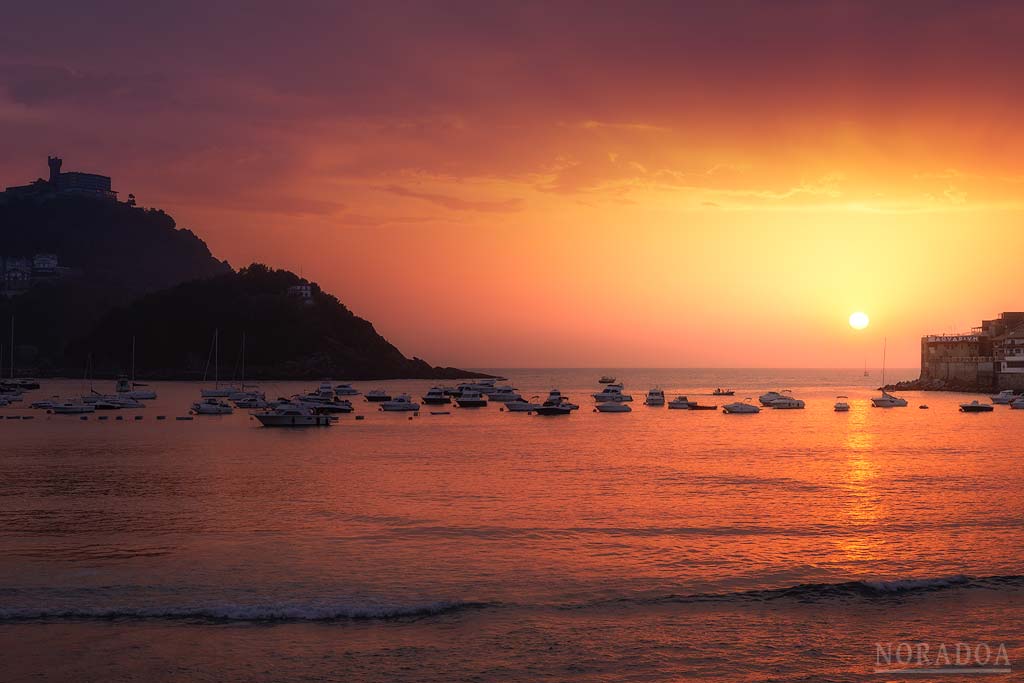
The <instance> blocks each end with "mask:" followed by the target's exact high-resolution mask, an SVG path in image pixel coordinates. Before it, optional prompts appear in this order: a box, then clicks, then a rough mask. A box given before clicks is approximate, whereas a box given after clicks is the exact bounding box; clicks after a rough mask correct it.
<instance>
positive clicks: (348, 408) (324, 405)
mask: <svg viewBox="0 0 1024 683" xmlns="http://www.w3.org/2000/svg"><path fill="white" fill-rule="evenodd" d="M284 404H290V405H298V406H302V407H304V408H309V409H311V410H313V411H315V412H317V413H351V412H352V411H353V410H354V409H353V408H352V401H349V400H348V399H342V398H337V397H335V398H332V399H331V400H330V401H323V400H319V399H318V400H309V395H308V394H307V395H300V394H296V395H295V396H292V397H291V399H289V400H287V401H284V402H279V403H278V406H279V407H280V406H281V405H284Z"/></svg>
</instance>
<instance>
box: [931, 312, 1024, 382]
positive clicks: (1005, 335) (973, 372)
mask: <svg viewBox="0 0 1024 683" xmlns="http://www.w3.org/2000/svg"><path fill="white" fill-rule="evenodd" d="M921 379H922V380H923V381H925V382H932V383H936V382H937V383H942V384H947V385H957V386H959V385H962V386H965V387H968V386H969V387H976V388H978V389H979V390H984V391H987V390H989V389H993V390H995V389H1024V312H1006V313H1002V314H1001V315H1000V316H999V317H998V318H994V319H992V320H983V321H982V323H981V325H979V326H978V327H975V328H972V329H971V331H970V332H969V333H964V334H940V335H926V336H924V337H921Z"/></svg>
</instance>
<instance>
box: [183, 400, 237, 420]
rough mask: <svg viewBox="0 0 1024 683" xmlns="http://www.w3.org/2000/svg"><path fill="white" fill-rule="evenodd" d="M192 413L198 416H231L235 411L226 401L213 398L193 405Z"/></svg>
mask: <svg viewBox="0 0 1024 683" xmlns="http://www.w3.org/2000/svg"><path fill="white" fill-rule="evenodd" d="M192 412H193V413H195V414H196V415H230V414H231V413H233V412H234V410H233V409H232V408H231V406H229V405H228V404H227V403H225V402H224V401H221V400H220V399H219V398H216V397H212V396H211V397H207V398H204V399H202V400H200V401H196V402H195V403H193V404H192Z"/></svg>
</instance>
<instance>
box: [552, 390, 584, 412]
mask: <svg viewBox="0 0 1024 683" xmlns="http://www.w3.org/2000/svg"><path fill="white" fill-rule="evenodd" d="M544 402H545V403H548V402H551V403H564V404H565V405H567V406H569V410H579V409H580V407H579V405H577V404H575V403H573V402H571V401H570V400H569V397H568V396H563V395H562V392H561V391H559V390H558V389H552V390H551V391H549V392H548V397H547V399H545V401H544Z"/></svg>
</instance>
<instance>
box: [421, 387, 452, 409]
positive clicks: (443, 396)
mask: <svg viewBox="0 0 1024 683" xmlns="http://www.w3.org/2000/svg"><path fill="white" fill-rule="evenodd" d="M420 400H422V401H423V402H424V403H426V404H427V405H428V406H441V405H446V404H448V403H451V402H452V399H451V397H450V396H449V395H448V394H447V393H446V392H445V390H444V388H442V387H430V389H428V390H427V393H426V394H425V395H424V396H421V397H420Z"/></svg>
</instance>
